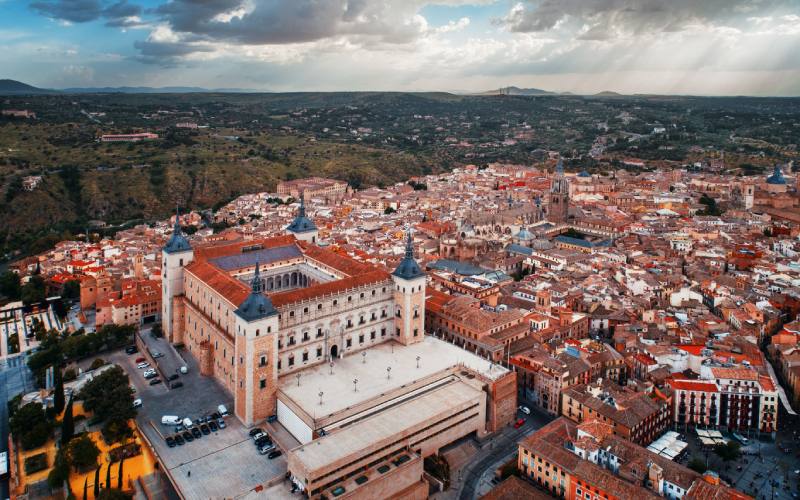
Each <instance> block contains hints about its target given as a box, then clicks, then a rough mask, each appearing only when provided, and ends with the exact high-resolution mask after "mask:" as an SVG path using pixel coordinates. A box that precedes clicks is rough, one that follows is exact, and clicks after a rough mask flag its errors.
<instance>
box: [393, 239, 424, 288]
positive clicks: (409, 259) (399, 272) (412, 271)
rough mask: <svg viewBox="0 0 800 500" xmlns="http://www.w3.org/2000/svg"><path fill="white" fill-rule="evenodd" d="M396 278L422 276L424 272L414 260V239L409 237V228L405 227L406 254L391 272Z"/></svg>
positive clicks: (409, 278) (408, 278)
mask: <svg viewBox="0 0 800 500" xmlns="http://www.w3.org/2000/svg"><path fill="white" fill-rule="evenodd" d="M392 274H393V275H394V276H397V277H398V278H403V279H406V280H411V279H414V278H418V277H420V276H423V275H424V274H425V273H423V272H422V269H420V268H419V264H417V261H416V260H414V240H413V239H412V238H411V228H410V227H409V228H407V229H406V254H405V257H403V260H401V261H400V264H398V265H397V268H396V269H395V270H394V272H393V273H392Z"/></svg>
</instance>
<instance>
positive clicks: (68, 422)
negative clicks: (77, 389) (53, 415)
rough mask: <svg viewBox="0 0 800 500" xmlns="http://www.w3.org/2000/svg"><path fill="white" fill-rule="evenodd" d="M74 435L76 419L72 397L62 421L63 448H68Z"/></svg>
mask: <svg viewBox="0 0 800 500" xmlns="http://www.w3.org/2000/svg"><path fill="white" fill-rule="evenodd" d="M74 434H75V417H74V416H73V415H72V396H70V398H69V403H67V407H66V409H65V410H64V416H63V417H62V419H61V446H62V447H64V446H66V445H67V443H69V441H70V439H72V436H73V435H74Z"/></svg>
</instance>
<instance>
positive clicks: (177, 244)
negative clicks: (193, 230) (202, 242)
mask: <svg viewBox="0 0 800 500" xmlns="http://www.w3.org/2000/svg"><path fill="white" fill-rule="evenodd" d="M191 249H192V246H191V245H190V244H189V240H187V239H186V237H185V236H184V235H183V231H182V230H181V223H180V217H179V216H177V215H176V216H175V227H174V228H173V230H172V236H170V238H169V240H168V241H167V244H166V245H165V246H164V251H165V252H167V253H179V252H188V251H189V250H191Z"/></svg>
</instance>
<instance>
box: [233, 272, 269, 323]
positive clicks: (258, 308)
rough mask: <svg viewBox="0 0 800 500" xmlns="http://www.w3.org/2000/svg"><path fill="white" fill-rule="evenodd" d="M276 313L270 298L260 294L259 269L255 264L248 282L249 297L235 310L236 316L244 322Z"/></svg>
mask: <svg viewBox="0 0 800 500" xmlns="http://www.w3.org/2000/svg"><path fill="white" fill-rule="evenodd" d="M277 313H278V311H276V310H275V307H274V306H273V305H272V301H271V300H270V298H269V297H267V296H266V295H264V294H263V293H261V269H260V265H259V263H258V262H256V271H255V273H254V274H253V279H251V280H250V295H248V296H247V298H246V299H244V302H242V303H241V305H240V306H239V308H238V309H236V315H237V316H239V317H240V318H242V319H244V320H246V321H256V320H259V319H262V318H266V317H267V316H272V315H273V314H277Z"/></svg>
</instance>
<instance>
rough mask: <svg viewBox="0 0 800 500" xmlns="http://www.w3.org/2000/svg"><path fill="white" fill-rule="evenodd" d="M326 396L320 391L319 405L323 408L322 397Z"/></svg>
mask: <svg viewBox="0 0 800 500" xmlns="http://www.w3.org/2000/svg"><path fill="white" fill-rule="evenodd" d="M323 394H325V393H324V392H322V391H319V405H320V406H322V395H323Z"/></svg>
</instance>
